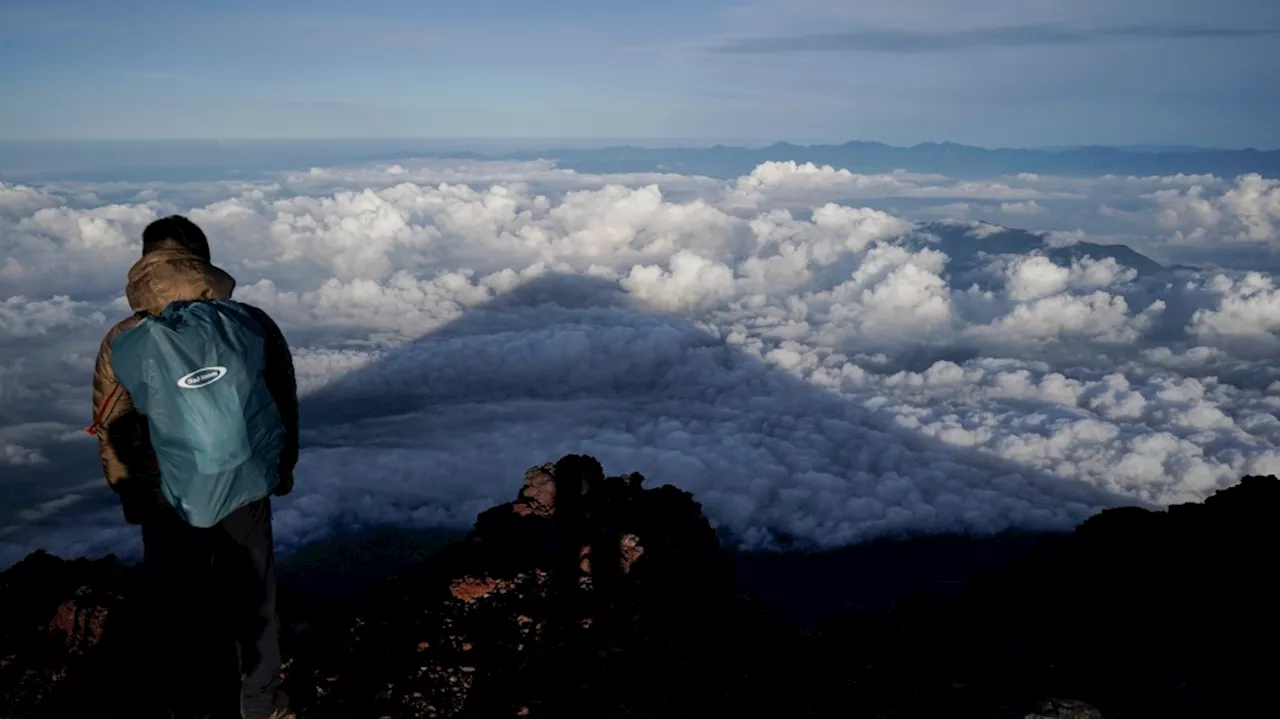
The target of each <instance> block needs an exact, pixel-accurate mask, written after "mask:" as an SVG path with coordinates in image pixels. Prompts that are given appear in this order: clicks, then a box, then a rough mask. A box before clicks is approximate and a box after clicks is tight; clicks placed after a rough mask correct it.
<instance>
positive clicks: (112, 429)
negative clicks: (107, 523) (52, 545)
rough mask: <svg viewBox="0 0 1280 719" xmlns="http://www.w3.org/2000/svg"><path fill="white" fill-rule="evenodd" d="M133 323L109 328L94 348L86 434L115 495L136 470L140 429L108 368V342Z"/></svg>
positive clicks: (126, 396)
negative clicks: (90, 415) (94, 438)
mask: <svg viewBox="0 0 1280 719" xmlns="http://www.w3.org/2000/svg"><path fill="white" fill-rule="evenodd" d="M137 323H138V318H137V317H131V318H129V319H127V320H125V321H123V322H121V323H119V324H117V325H116V326H115V327H112V328H111V331H110V332H108V333H107V336H106V337H105V338H103V340H102V344H101V345H100V346H99V347H98V359H97V362H96V363H95V364H94V371H93V423H92V424H91V425H89V427H88V429H87V430H86V431H88V432H89V433H90V434H93V435H96V436H97V438H98V455H99V456H100V457H101V458H102V473H103V474H104V475H105V476H106V479H107V484H108V485H110V486H111V489H113V490H115V491H116V493H121V492H123V491H125V490H126V489H128V487H126V485H127V484H128V481H129V478H130V475H131V474H132V473H133V471H132V469H133V468H134V467H136V466H137V459H138V458H137V457H136V456H135V455H137V454H138V450H137V447H138V444H139V443H138V437H139V432H140V431H141V427H140V417H139V415H138V413H137V411H136V410H135V409H134V407H133V401H132V399H130V397H129V393H128V391H126V390H125V388H124V387H123V386H121V385H120V383H119V382H118V381H116V374H115V371H114V370H112V368H111V340H113V339H115V337H116V336H117V335H119V334H120V333H121V332H123V331H124V330H126V329H128V328H130V327H132V326H133V325H136V324H137Z"/></svg>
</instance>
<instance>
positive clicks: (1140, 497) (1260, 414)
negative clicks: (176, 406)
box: [0, 162, 1280, 564]
mask: <svg viewBox="0 0 1280 719" xmlns="http://www.w3.org/2000/svg"><path fill="white" fill-rule="evenodd" d="M857 198H863V199H864V200H865V202H854V201H853V200H856V199H857ZM1278 198H1280V189H1278V186H1277V183H1276V181H1274V180H1267V179H1263V178H1259V177H1256V176H1244V177H1241V178H1233V179H1222V178H1212V177H1198V176H1173V177H1163V178H1117V177H1104V178H1094V179H1090V180H1086V179H1079V178H1053V177H1043V176H1035V175H1021V176H1017V177H1006V178H995V179H990V180H952V179H949V178H945V177H940V176H933V175H918V174H908V173H892V174H889V175H878V176H868V175H858V174H856V173H852V172H849V171H846V170H836V169H833V168H819V167H815V166H813V165H797V164H795V163H785V162H783V163H767V164H765V165H762V166H760V167H759V168H757V169H756V171H755V172H753V173H752V174H751V175H749V176H747V177H743V178H739V179H738V180H736V181H733V182H728V183H720V182H716V181H712V180H709V179H707V178H697V177H683V176H679V175H661V174H650V175H611V176H593V175H584V174H579V173H572V172H564V171H560V170H558V169H556V168H555V167H554V165H551V164H550V163H529V164H524V165H521V164H513V163H453V164H449V163H441V162H434V163H430V162H403V163H400V164H396V165H388V166H377V167H361V168H349V169H317V170H313V171H310V172H304V173H295V174H289V175H282V176H281V177H279V178H278V179H277V180H276V181H274V182H263V183H257V184H254V183H206V184H199V183H189V184H164V183H155V184H150V185H137V186H129V185H125V184H122V183H120V184H115V185H110V186H107V185H90V184H78V185H71V184H66V185H54V186H50V187H40V188H35V187H25V186H14V185H0V257H4V258H5V259H4V260H3V264H0V287H2V288H3V291H2V292H0V347H2V349H0V468H3V469H4V471H5V479H4V480H3V482H4V483H5V484H6V485H7V487H6V491H8V490H9V489H12V493H13V496H19V497H21V498H23V502H24V503H22V504H19V505H15V506H14V507H13V509H12V510H11V511H8V513H7V514H4V515H3V516H0V520H3V521H4V522H5V524H6V525H7V526H6V528H5V529H4V530H3V534H0V560H2V561H3V563H5V564H7V563H9V562H11V561H13V560H15V559H17V558H19V557H20V556H21V555H22V554H24V553H25V552H27V551H29V550H30V549H32V548H34V547H36V546H49V547H51V548H53V549H55V550H58V551H62V552H67V553H101V552H105V551H125V552H127V551H129V550H130V549H131V548H132V547H134V544H135V542H136V533H135V532H133V531H131V530H129V529H128V528H126V527H122V526H121V525H120V524H119V521H118V519H117V515H118V511H117V510H116V508H115V507H114V505H113V504H112V502H111V500H110V498H109V497H107V496H106V495H105V492H106V489H105V483H100V481H99V480H97V479H96V476H95V473H96V471H97V467H96V458H95V457H94V455H93V442H92V440H90V439H88V438H86V437H84V436H83V435H82V434H78V433H77V431H76V430H77V427H78V426H82V425H83V424H87V421H88V418H87V413H88V407H87V401H88V389H87V387H88V383H89V381H90V373H91V367H92V359H93V353H94V351H95V349H96V346H97V342H98V341H99V340H100V338H101V335H102V333H103V332H104V331H105V330H106V328H107V326H108V325H109V324H110V323H111V322H112V321H114V320H116V319H118V318H119V317H121V316H123V314H124V313H125V312H127V309H126V308H125V307H124V305H123V303H122V298H121V294H122V289H123V287H122V285H123V278H124V273H125V271H126V270H127V268H128V266H129V265H130V264H131V263H132V262H133V260H134V259H135V258H136V256H137V253H138V251H139V246H140V244H139V239H138V238H139V236H140V233H141V229H142V227H143V226H145V224H146V223H147V222H149V221H150V220H152V219H154V218H155V217H158V216H162V215H164V214H168V213H170V212H183V213H186V214H188V215H189V216H190V217H191V218H192V219H193V220H195V221H196V222H197V223H199V224H200V225H201V226H202V227H204V228H205V230H206V232H207V234H208V235H209V237H210V239H211V244H212V246H213V254H214V259H215V262H217V263H218V264H220V265H221V266H223V267H224V268H226V269H227V270H228V271H230V272H231V273H232V274H233V275H234V276H235V277H236V278H237V279H238V281H239V289H238V290H237V297H238V298H239V299H242V300H245V301H248V302H252V303H254V304H257V305H259V306H261V307H263V308H264V309H267V310H268V311H269V312H271V313H272V314H273V316H275V317H276V318H277V320H278V321H279V322H280V323H281V325H282V326H283V327H284V328H285V330H286V333H287V334H288V335H289V337H290V338H291V341H292V343H293V344H294V347H295V355H296V362H297V369H298V377H299V384H300V387H301V389H302V392H303V394H304V396H305V398H304V413H305V414H306V430H305V432H304V443H305V449H304V451H303V454H302V459H301V462H300V465H299V468H298V472H297V477H298V481H297V491H296V493H295V495H293V496H291V497H290V498H288V499H286V500H284V501H280V502H278V510H277V520H276V521H277V526H278V532H279V534H278V536H279V540H280V542H281V543H282V544H283V545H284V546H286V547H296V546H298V545H299V544H301V543H304V542H307V541H310V540H312V539H315V538H317V537H320V536H323V535H325V534H327V533H331V532H333V531H335V530H338V529H341V528H344V527H352V526H361V525H368V524H372V523H381V522H390V523H397V524H403V525H413V526H436V525H447V526H465V525H467V524H469V523H470V522H471V520H472V519H473V518H474V515H475V513H476V512H477V511H478V510H480V509H483V508H485V507H487V506H489V505H491V504H494V503H496V502H500V501H506V500H507V499H509V498H510V496H512V494H513V492H514V491H515V488H516V487H517V486H518V484H519V481H520V477H521V476H522V472H523V470H524V469H525V468H526V467H528V466H530V465H533V464H538V463H541V462H544V461H548V460H552V459H556V458H558V457H559V456H560V455H562V454H564V453H568V452H587V453H590V454H593V455H595V456H597V457H599V458H600V459H601V460H602V461H603V462H604V464H605V468H606V470H607V471H610V472H624V471H632V470H638V471H641V472H644V473H645V474H647V475H649V476H650V477H651V478H652V481H654V482H672V483H675V484H677V485H679V486H681V487H684V488H687V489H689V490H691V491H693V492H695V494H696V496H697V498H698V499H699V500H700V501H702V502H703V503H704V505H705V507H706V509H707V512H708V513H709V515H710V516H711V517H712V518H713V520H714V521H716V522H717V523H718V524H720V525H721V526H723V527H724V528H725V529H726V530H727V531H729V532H731V533H732V534H733V535H734V536H736V537H738V538H739V539H740V540H742V541H744V542H746V543H748V544H753V545H759V544H767V543H770V542H773V541H776V540H777V539H778V538H779V537H781V536H789V537H795V538H799V539H801V540H803V541H811V542H815V543H818V544H824V545H832V544H840V543H847V542H852V541H857V540H860V539H863V538H867V537H871V536H876V535H881V534H885V533H894V532H901V531H923V532H932V531H942V530H974V531H995V530H999V529H1003V528H1010V527H1028V528H1049V527H1054V528H1064V527H1069V526H1071V525H1073V524H1074V523H1076V522H1079V521H1081V520H1082V519H1083V518H1085V517H1087V516H1088V515H1089V514H1091V513H1092V512H1094V511H1097V510H1098V509H1099V508H1102V507H1105V506H1111V505H1115V504H1125V503H1141V504H1149V505H1153V506H1161V505H1167V504H1169V503H1172V502H1182V501H1189V500H1197V499H1202V498H1203V497H1205V496H1207V495H1208V494H1210V493H1211V492H1212V491H1214V490H1215V489H1217V488H1220V487H1223V486H1226V485H1229V484H1231V483H1233V482H1234V481H1236V480H1237V479H1238V478H1239V477H1240V476H1241V475H1244V474H1248V473H1272V472H1280V420H1277V415H1276V412H1277V408H1280V370H1277V368H1275V366H1274V356H1275V354H1274V352H1275V350H1276V349H1277V332H1278V331H1280V288H1277V286H1276V285H1275V281H1274V278H1273V276H1272V275H1271V274H1269V273H1268V272H1266V271H1259V270H1258V269H1257V265H1256V264H1254V265H1252V266H1251V268H1241V269H1231V267H1230V262H1229V261H1219V262H1218V264H1219V265H1223V266H1222V267H1218V268H1214V269H1206V270H1193V269H1178V270H1159V271H1157V270H1153V269H1152V268H1151V267H1150V266H1148V265H1146V264H1144V263H1143V262H1142V261H1141V258H1140V257H1136V258H1135V256H1134V255H1132V253H1128V254H1126V252H1127V251H1122V250H1124V249H1125V248H1120V250H1117V249H1115V248H1106V247H1101V246H1099V245H1100V244H1107V243H1110V242H1114V241H1115V238H1116V237H1121V236H1123V237H1127V238H1128V239H1130V240H1132V241H1131V242H1130V244H1132V245H1134V246H1143V247H1155V248H1157V249H1164V250H1167V251H1168V252H1169V253H1172V254H1171V256H1176V253H1177V252H1180V251H1184V250H1186V249H1187V248H1188V246H1193V247H1195V248H1198V249H1201V250H1203V249H1206V248H1214V247H1218V246H1237V245H1247V246H1248V247H1249V248H1250V249H1251V251H1260V252H1262V253H1264V254H1271V253H1274V252H1275V250H1276V248H1277V247H1280V236H1278V235H1277V232H1278V229H1280V208H1278V206H1277V203H1278V202H1280V199H1278ZM900 201H913V202H915V203H916V204H913V205H909V206H902V207H896V206H895V205H894V204H893V203H897V202H900ZM886 203H888V204H886ZM984 215H985V216H987V217H991V218H992V219H994V220H999V219H1000V218H1001V216H1003V218H1004V220H1005V221H1006V222H1007V221H1009V218H1011V217H1012V218H1015V219H1017V220H1019V221H1028V222H1029V221H1032V220H1034V221H1035V222H1037V223H1051V224H1050V225H1046V226H1044V229H1045V230H1046V231H1047V230H1050V229H1052V230H1054V231H1055V232H1054V233H1053V234H1045V235H1043V236H1040V235H1030V234H1026V233H1020V232H1007V231H1005V230H1003V229H1001V228H999V227H995V226H993V225H990V224H982V223H979V222H975V221H974V220H975V219H977V218H978V217H980V216H984ZM1083 216H1089V217H1091V218H1094V219H1097V218H1103V220H1105V221H1108V222H1114V223H1118V225H1117V226H1121V225H1123V226H1125V227H1128V228H1130V230H1131V231H1130V232H1129V234H1127V235H1126V234H1125V233H1122V232H1116V233H1114V234H1113V235H1109V236H1105V237H1100V236H1099V234H1097V233H1094V232H1091V231H1087V230H1082V229H1081V228H1080V225H1079V224H1076V223H1075V221H1074V220H1075V219H1077V218H1079V217H1083ZM947 217H949V218H953V221H951V222H948V223H936V224H917V222H916V221H917V220H926V219H928V220H936V219H939V218H947ZM1052 223H1056V226H1053V225H1052ZM1134 228H1137V231H1136V232H1134V231H1132V230H1133V229H1134ZM1156 254H1158V253H1156ZM1226 258H1227V260H1229V259H1230V255H1226ZM71 496H74V497H75V500H74V501H72V500H67V499H65V498H66V497H71Z"/></svg>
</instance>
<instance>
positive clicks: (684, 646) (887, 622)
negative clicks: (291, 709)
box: [0, 456, 1280, 719]
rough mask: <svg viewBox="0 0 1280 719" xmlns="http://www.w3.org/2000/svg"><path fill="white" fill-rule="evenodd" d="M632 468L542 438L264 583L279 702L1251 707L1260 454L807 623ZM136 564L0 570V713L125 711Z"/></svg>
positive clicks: (453, 708)
mask: <svg viewBox="0 0 1280 719" xmlns="http://www.w3.org/2000/svg"><path fill="white" fill-rule="evenodd" d="M644 484H645V480H644V478H643V477H641V476H640V475H636V474H633V475H629V476H623V477H605V476H604V473H603V471H602V469H601V467H600V465H599V463H597V462H596V461H595V460H594V459H592V458H590V457H582V456H569V457H565V458H563V459H561V460H560V461H559V462H556V463H555V464H549V465H544V466H541V467H535V468H533V469H530V470H529V472H528V473H527V474H526V477H525V484H524V487H523V488H522V489H521V491H520V493H519V495H518V497H517V498H516V499H515V501H513V502H510V503H507V504H504V505H501V506H498V507H494V508H492V509H490V510H488V511H486V512H484V513H482V514H481V515H480V516H479V517H478V518H477V521H476V524H475V527H474V529H473V530H472V531H471V532H470V533H469V534H468V535H467V536H466V537H465V538H464V539H463V540H461V541H459V542H457V543H456V544H454V545H451V546H449V547H448V548H446V549H445V550H444V551H441V552H439V553H438V554H436V555H434V556H432V557H431V558H429V559H428V560H426V561H425V562H423V563H422V564H421V565H420V566H417V567H416V568H414V569H412V570H410V571H408V572H405V573H403V574H401V575H399V576H396V577H394V578H390V579H388V580H387V581H386V582H384V583H382V584H381V585H379V586H377V587H375V588H374V589H371V590H367V591H362V592H359V593H357V594H355V595H353V596H348V597H342V598H336V599H323V600H322V599H319V598H317V597H313V596H310V595H305V594H297V593H291V592H290V591H289V590H288V589H287V588H285V590H284V593H283V594H282V596H281V610H282V614H283V615H284V620H285V627H286V635H285V651H286V658H287V662H286V673H287V680H286V686H287V688H288V690H289V692H290V694H291V696H292V697H293V699H294V703H295V705H296V707H297V708H298V710H299V712H300V715H301V716H302V717H304V719H328V718H329V717H334V718H336V717H343V718H344V719H345V718H347V717H503V716H510V717H569V716H572V717H576V716H592V717H705V716H736V717H770V719H773V718H775V717H782V716H785V717H819V716H822V717H825V716H860V717H930V718H932V717H938V716H957V717H958V716H965V717H968V716H974V717H1000V718H1005V717H1008V718H1009V719H1015V718H1029V717H1058V718H1066V717H1072V718H1077V719H1095V718H1096V717H1107V719H1132V718H1134V717H1205V716H1251V715H1254V714H1257V713H1259V712H1258V711H1256V710H1255V709H1254V706H1255V705H1257V704H1259V703H1261V702H1263V700H1265V698H1266V691H1267V690H1268V688H1269V687H1270V684H1271V677H1270V676H1269V675H1268V673H1267V671H1266V670H1267V669H1268V668H1269V666H1270V665H1269V663H1267V662H1266V661H1265V657H1266V656H1269V654H1270V650H1271V648H1272V647H1274V646H1276V642H1277V641H1278V640H1280V636H1277V632H1276V629H1277V620H1276V617H1277V614H1276V611H1275V606H1276V599H1277V598H1278V597H1277V590H1276V589H1275V588H1274V587H1275V586H1276V583H1275V579H1276V578H1277V577H1276V576H1275V575H1276V569H1275V566H1276V564H1275V559H1276V549H1277V542H1276V539H1277V532H1278V531H1280V525H1277V524H1276V523H1275V522H1274V521H1273V517H1274V515H1275V514H1276V512H1277V509H1280V481H1278V480H1276V479H1275V478H1270V477H1268V478H1262V477H1248V478H1245V479H1244V480H1243V481H1242V482H1241V483H1240V484H1239V485H1237V486H1235V487H1232V488H1231V489H1228V490H1225V491H1221V492H1218V493H1217V494H1215V495H1213V496H1212V497H1210V498H1209V499H1208V500H1207V501H1205V502H1203V503H1200V504H1188V505H1180V506H1177V507H1173V508H1171V509H1169V510H1168V511H1166V512H1150V511H1146V510H1141V509H1116V510H1109V511H1106V512H1103V513H1101V514H1099V515H1097V516H1095V517H1093V518H1092V519H1090V520H1089V521H1087V522H1085V523H1084V524H1083V525H1082V526H1081V527H1079V528H1078V529H1077V531H1076V532H1075V533H1074V534H1072V535H1069V536H1066V537H1064V538H1062V539H1058V540H1053V541H1048V542H1047V543H1046V544H1045V546H1043V547H1042V548H1040V549H1038V550H1036V551H1034V552H1033V553H1031V554H1030V555H1028V556H1026V557H1025V558H1024V559H1022V560H1019V561H1016V562H1015V563H1013V564H1011V565H1009V566H1006V567H1004V568H1002V569H999V570H997V571H992V572H989V573H986V574H984V575H982V576H978V577H975V578H972V579H970V580H969V581H968V582H967V583H966V584H965V585H964V586H963V588H962V589H961V590H960V591H959V592H958V593H956V594H954V595H950V596H928V595H922V596H917V597H913V598H911V599H908V600H906V601H902V602H899V603H897V604H896V605H894V606H893V607H892V608H891V609H889V610H887V611H863V612H856V613H850V614H844V615H841V616H838V617H834V618H832V619H830V620H828V621H827V622H825V623H823V624H821V625H819V626H817V627H816V628H814V629H812V630H808V631H801V630H799V629H797V628H794V627H792V626H790V625H788V624H787V623H785V622H784V621H782V620H781V618H780V616H781V615H780V613H779V612H777V611H774V610H773V609H770V608H766V607H764V606H762V605H760V604H758V603H757V602H755V601H753V600H751V599H749V598H747V597H743V596H740V595H739V593H738V591H737V590H736V589H735V586H736V585H735V582H734V577H733V576H732V574H733V573H732V571H731V565H730V562H729V555H728V554H727V553H726V552H725V551H724V550H723V549H722V548H721V547H720V545H719V542H718V541H717V537H716V535H715V532H714V531H713V530H712V528H711V526H710V525H709V523H708V522H707V520H706V519H705V518H704V517H703V516H702V514H701V509H700V506H699V505H698V503H697V502H695V501H694V499H693V498H692V497H691V496H690V495H689V494H688V493H686V492H682V491H680V490H678V489H676V488H674V487H669V486H663V487H656V488H646V487H645V486H644ZM814 566H822V565H820V564H815V565H814ZM135 574H136V570H135V569H133V568H130V567H125V566H123V565H121V564H120V563H119V562H117V561H115V560H114V559H113V558H108V559H105V560H99V561H96V562H88V561H85V560H75V561H64V560H60V559H57V558H55V557H51V556H49V555H47V554H44V553H37V554H34V555H32V556H31V557H29V558H28V559H26V560H24V561H23V562H22V563H20V564H18V565H16V566H14V567H13V568H11V569H10V570H8V571H6V572H4V573H3V574H0V719H34V718H37V717H41V718H42V717H65V716H75V717H79V718H87V717H98V716H104V717H105V716H124V715H125V714H124V713H123V711H122V709H121V707H123V706H124V704H123V699H124V697H123V696H122V692H124V691H125V690H126V689H125V688H126V687H127V686H128V685H127V684H126V683H125V681H124V673H125V671H126V670H127V668H128V662H127V660H126V659H127V658H126V653H125V647H126V644H127V637H128V633H129V621H128V616H129V612H130V611H131V607H132V606H133V602H134V601H135V600H134V599H133V598H132V597H133V596H134V594H135V592H134V584H135V580H136V577H135ZM862 580H863V581H866V582H876V581H878V577H875V576H866V577H863V578H862ZM805 591H807V587H806V586H795V587H794V592H795V593H797V594H801V593H804V592H805ZM200 622H201V618H200V617H197V616H193V617H192V627H188V628H176V629H175V630H176V631H188V630H191V631H192V636H195V634H196V633H197V632H196V631H195V630H196V628H197V625H198V624H199V623H200Z"/></svg>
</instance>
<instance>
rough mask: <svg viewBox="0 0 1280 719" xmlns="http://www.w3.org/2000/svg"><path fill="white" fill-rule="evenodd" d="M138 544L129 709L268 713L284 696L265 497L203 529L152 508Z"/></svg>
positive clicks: (198, 713)
mask: <svg viewBox="0 0 1280 719" xmlns="http://www.w3.org/2000/svg"><path fill="white" fill-rule="evenodd" d="M142 544H143V575H144V594H145V597H144V599H143V602H142V607H141V608H142V609H143V612H142V616H141V617H139V618H140V620H141V622H142V625H143V626H142V627H141V628H142V631H141V632H139V633H138V635H137V637H138V640H139V641H138V643H137V644H136V645H135V648H136V649H137V650H139V651H138V652H137V654H136V655H135V656H138V657H139V659H140V664H141V666H138V667H137V668H138V669H140V670H142V672H141V681H142V683H143V686H142V687H140V689H141V692H134V693H133V694H134V697H135V698H137V699H138V700H139V701H140V702H141V704H142V705H139V706H138V707H137V709H138V712H139V713H141V714H145V715H146V716H163V717H170V716H172V717H189V716H190V717H223V716H244V717H255V718H256V717H267V716H269V715H270V714H271V712H272V710H273V709H275V708H276V706H277V701H283V696H279V694H280V692H279V689H280V644H279V633H280V624H279V619H278V617H277V616H276V577H275V551H274V549H275V548H274V541H273V537H272V533H271V500H270V498H266V499H261V500H259V501H257V502H254V503H253V504H250V505H247V506H245V507H241V508H240V509H238V510H236V511H235V512H232V513H231V514H230V515H228V516H227V517H226V519H223V520H222V521H221V522H220V523H218V524H217V525H216V526H214V527H210V528H208V529H198V528H195V527H192V526H190V525H188V524H187V523H186V522H184V521H183V520H182V519H181V518H180V517H179V516H178V515H177V514H176V513H174V512H172V511H170V510H167V509H163V510H160V511H157V512H156V514H155V516H152V517H148V518H147V521H145V522H143V524H142ZM237 700H238V702H237Z"/></svg>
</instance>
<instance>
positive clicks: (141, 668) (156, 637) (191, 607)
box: [130, 508, 211, 717]
mask: <svg viewBox="0 0 1280 719" xmlns="http://www.w3.org/2000/svg"><path fill="white" fill-rule="evenodd" d="M142 548H143V549H142V551H143V559H142V587H141V589H142V592H141V596H140V597H139V600H140V601H139V602H138V605H137V607H138V609H139V611H138V612H137V613H136V614H135V615H134V616H135V617H136V619H137V625H136V626H137V631H136V633H135V636H134V641H133V642H131V644H132V647H131V649H132V651H131V655H132V657H131V658H132V659H133V663H134V666H133V667H132V670H133V672H134V673H135V676H136V677H137V681H136V682H134V685H133V687H131V691H130V695H131V697H130V698H131V705H132V706H133V707H135V710H134V712H133V713H134V714H136V715H137V716H141V717H149V716H163V717H170V716H188V715H194V714H195V713H196V710H197V708H196V707H195V706H194V704H198V703H199V697H200V695H201V694H202V692H200V691H199V689H200V687H199V686H198V685H197V682H198V681H199V679H200V678H201V677H200V676H198V675H199V671H198V670H197V669H196V668H195V667H193V666H192V660H193V659H194V658H195V657H196V656H199V655H200V652H198V647H197V645H198V644H199V643H200V636H199V635H201V634H202V633H203V632H202V628H203V627H204V626H205V625H206V621H205V618H204V616H203V612H202V611H201V607H200V598H201V597H203V596H204V594H205V587H204V586H203V582H202V580H203V579H206V578H207V577H208V569H209V562H210V559H211V557H210V554H209V547H208V543H207V536H206V535H204V534H202V532H201V531H200V530H198V529H195V528H193V527H191V526H190V525H188V524H186V523H185V522H183V521H182V519H181V518H180V517H179V516H178V515H177V514H176V513H174V512H170V511H166V510H165V509H163V508H161V509H158V510H157V511H156V512H155V514H154V516H152V517H150V518H148V519H147V521H146V522H144V523H143V525H142Z"/></svg>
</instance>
